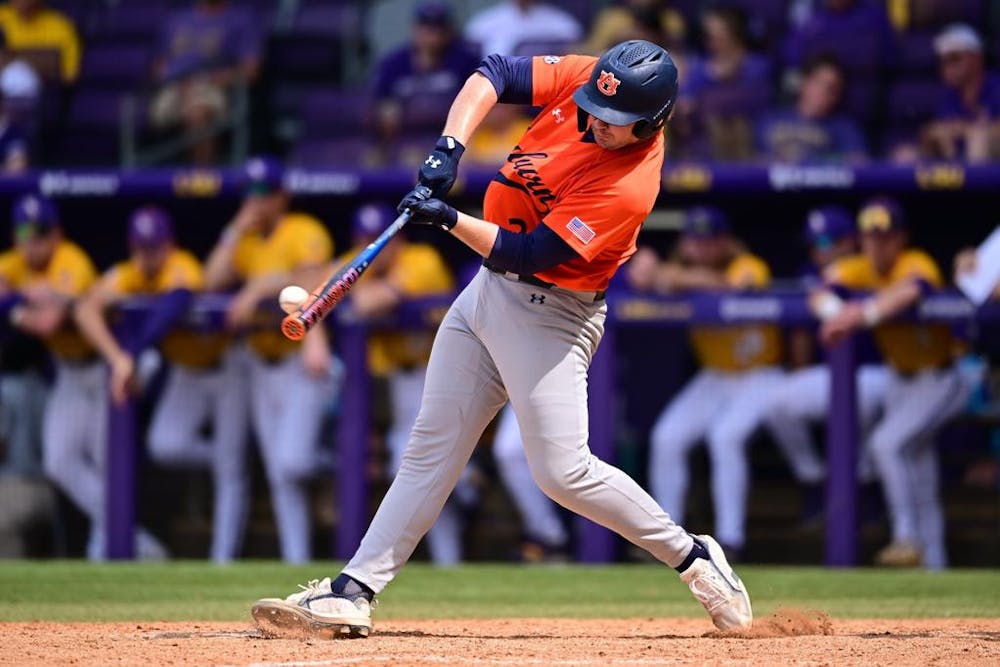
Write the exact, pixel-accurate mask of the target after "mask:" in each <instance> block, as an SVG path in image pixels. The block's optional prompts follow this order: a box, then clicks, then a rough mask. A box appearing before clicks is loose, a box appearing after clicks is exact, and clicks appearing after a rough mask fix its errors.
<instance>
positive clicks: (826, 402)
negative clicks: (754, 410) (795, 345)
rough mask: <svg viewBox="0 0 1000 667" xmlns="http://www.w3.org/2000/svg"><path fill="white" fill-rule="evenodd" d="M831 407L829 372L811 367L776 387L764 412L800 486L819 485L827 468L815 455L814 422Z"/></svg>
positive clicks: (797, 372) (775, 440) (769, 429)
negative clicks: (812, 429) (812, 427)
mask: <svg viewBox="0 0 1000 667" xmlns="http://www.w3.org/2000/svg"><path fill="white" fill-rule="evenodd" d="M829 406H830V372H829V369H828V368H827V367H826V366H810V367H808V368H802V369H800V370H797V371H794V372H792V373H788V374H787V375H786V376H785V377H784V378H783V379H782V380H781V382H780V383H779V384H778V386H777V387H775V390H774V392H773V393H772V395H771V398H770V399H769V400H766V408H765V410H764V425H765V426H766V427H767V430H768V432H769V433H771V436H772V437H773V438H774V442H775V444H776V445H777V446H778V449H779V450H780V451H781V453H782V455H783V456H784V457H785V460H786V461H788V464H789V466H790V467H791V469H792V474H793V475H794V476H795V479H796V480H797V481H798V482H799V483H801V484H817V483H819V482H821V481H822V480H823V478H824V477H825V476H826V467H825V466H824V465H823V460H822V459H821V458H820V456H819V453H818V452H817V451H816V443H815V442H814V441H813V436H812V431H811V430H810V428H811V422H813V421H816V420H818V419H821V418H822V417H824V416H825V415H826V413H827V410H828V409H829Z"/></svg>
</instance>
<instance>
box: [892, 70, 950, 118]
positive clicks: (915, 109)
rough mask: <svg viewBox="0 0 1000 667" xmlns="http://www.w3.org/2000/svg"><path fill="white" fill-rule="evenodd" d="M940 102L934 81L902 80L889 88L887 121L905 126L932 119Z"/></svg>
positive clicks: (937, 86) (936, 83)
mask: <svg viewBox="0 0 1000 667" xmlns="http://www.w3.org/2000/svg"><path fill="white" fill-rule="evenodd" d="M940 100H941V84H940V82H938V81H937V80H936V79H903V80H900V81H897V82H896V83H894V84H892V86H891V87H890V88H889V120H890V121H893V122H897V121H898V122H901V123H906V124H913V123H917V124H919V123H924V122H926V121H928V120H930V119H931V118H933V116H934V114H935V112H936V111H937V108H938V104H939V102H940Z"/></svg>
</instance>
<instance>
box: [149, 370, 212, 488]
mask: <svg viewBox="0 0 1000 667" xmlns="http://www.w3.org/2000/svg"><path fill="white" fill-rule="evenodd" d="M212 393H213V392H212V378H211V377H210V374H208V373H204V372H197V371H194V370H192V369H189V368H184V367H183V366H178V365H176V364H174V365H172V366H171V368H170V375H169V376H168V377H167V381H166V384H165V385H164V387H163V393H162V394H160V398H159V400H158V401H157V404H156V409H155V410H154V412H153V419H152V423H151V424H150V427H149V438H148V440H149V455H150V457H151V458H152V459H153V460H154V461H155V462H156V463H159V464H160V465H168V466H185V467H199V468H200V467H207V466H208V463H209V461H210V460H211V457H212V446H211V442H209V440H208V439H206V438H205V437H203V436H202V435H201V433H200V430H201V427H202V426H203V425H204V424H205V421H206V420H207V419H208V415H209V413H210V411H211V408H212Z"/></svg>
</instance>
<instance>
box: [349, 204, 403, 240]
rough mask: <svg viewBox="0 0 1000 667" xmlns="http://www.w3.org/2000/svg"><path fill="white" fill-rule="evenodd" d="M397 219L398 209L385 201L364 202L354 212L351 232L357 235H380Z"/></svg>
mask: <svg viewBox="0 0 1000 667" xmlns="http://www.w3.org/2000/svg"><path fill="white" fill-rule="evenodd" d="M395 219H396V209H394V208H393V207H391V206H389V205H388V204H385V203H383V202H372V203H370V204H364V205H363V206H361V207H360V208H359V209H358V210H356V211H355V212H354V218H353V219H352V220H351V232H352V233H353V234H354V235H355V236H378V235H379V234H381V233H382V232H384V231H385V230H386V228H387V227H388V226H389V225H390V224H392V221H393V220H395Z"/></svg>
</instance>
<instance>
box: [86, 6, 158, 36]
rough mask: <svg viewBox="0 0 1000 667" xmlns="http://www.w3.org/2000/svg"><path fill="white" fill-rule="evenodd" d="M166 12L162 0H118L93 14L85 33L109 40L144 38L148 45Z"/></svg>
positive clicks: (156, 33)
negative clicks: (128, 0) (115, 3)
mask: <svg viewBox="0 0 1000 667" xmlns="http://www.w3.org/2000/svg"><path fill="white" fill-rule="evenodd" d="M168 13H169V6H168V3H167V2H166V1H165V0H144V1H143V2H128V3H119V4H117V5H115V6H113V7H107V8H106V9H105V10H104V11H102V12H100V13H95V14H94V20H93V22H92V25H91V27H90V30H89V31H88V32H90V33H91V34H90V35H89V36H90V37H91V38H94V39H99V40H101V41H104V42H110V43H120V42H145V43H146V44H147V45H149V46H152V45H153V44H154V41H152V40H155V39H156V36H157V35H158V34H159V31H160V29H161V28H162V26H163V25H164V23H165V22H166V20H167V15H168Z"/></svg>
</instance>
